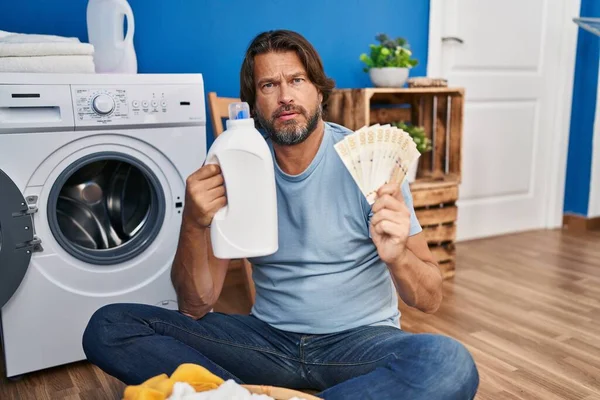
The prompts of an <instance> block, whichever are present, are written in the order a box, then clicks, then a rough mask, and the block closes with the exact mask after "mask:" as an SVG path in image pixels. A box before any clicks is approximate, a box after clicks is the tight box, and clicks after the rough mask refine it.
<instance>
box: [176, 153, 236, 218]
mask: <svg viewBox="0 0 600 400" xmlns="http://www.w3.org/2000/svg"><path fill="white" fill-rule="evenodd" d="M223 182H224V181H223V175H222V174H221V168H220V167H219V166H218V165H216V164H208V165H205V166H203V167H202V168H200V169H198V170H197V171H196V172H194V173H193V174H191V175H190V176H189V177H188V178H187V181H186V191H185V198H186V201H185V207H184V210H183V218H184V221H187V222H188V223H190V224H192V225H193V226H194V227H195V228H207V227H208V226H210V223H211V222H212V219H213V217H214V215H215V214H216V212H217V211H219V209H221V208H222V207H224V206H225V205H226V204H227V198H226V197H225V186H224V185H223Z"/></svg>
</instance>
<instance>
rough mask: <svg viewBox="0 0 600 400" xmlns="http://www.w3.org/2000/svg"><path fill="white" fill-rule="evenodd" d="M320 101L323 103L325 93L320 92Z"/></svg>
mask: <svg viewBox="0 0 600 400" xmlns="http://www.w3.org/2000/svg"><path fill="white" fill-rule="evenodd" d="M319 103H323V93H321V92H319Z"/></svg>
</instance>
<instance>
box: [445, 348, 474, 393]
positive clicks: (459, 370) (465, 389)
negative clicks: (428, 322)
mask: <svg viewBox="0 0 600 400" xmlns="http://www.w3.org/2000/svg"><path fill="white" fill-rule="evenodd" d="M438 342H439V351H440V354H441V355H442V356H443V357H444V359H445V361H444V362H443V367H442V369H443V371H440V376H443V377H444V384H443V386H444V389H445V390H446V391H447V392H448V398H460V399H472V398H473V397H475V394H476V393H477V388H478V387H479V372H478V370H477V365H476V364H475V360H474V359H473V356H472V355H471V353H470V352H469V350H468V349H467V348H466V347H465V346H464V345H463V344H462V343H460V342H459V341H457V340H455V339H453V338H450V337H447V336H439V337H438Z"/></svg>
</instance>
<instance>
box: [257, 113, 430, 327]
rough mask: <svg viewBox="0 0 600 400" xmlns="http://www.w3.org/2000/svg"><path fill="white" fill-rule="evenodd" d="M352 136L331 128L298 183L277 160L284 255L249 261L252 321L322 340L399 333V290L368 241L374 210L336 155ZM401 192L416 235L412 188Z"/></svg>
mask: <svg viewBox="0 0 600 400" xmlns="http://www.w3.org/2000/svg"><path fill="white" fill-rule="evenodd" d="M350 133H352V131H350V130H348V129H347V128H344V127H342V126H340V125H336V124H333V123H326V124H325V133H324V137H323V140H322V142H321V145H320V147H319V150H318V151H317V154H316V156H315V158H314V159H313V161H312V162H311V164H310V165H309V167H308V168H307V169H306V170H305V171H304V172H302V173H301V174H299V175H288V174H286V173H285V172H283V171H282V170H281V168H279V166H278V165H277V161H276V160H275V157H274V163H275V179H276V184H277V211H278V229H279V249H278V251H277V252H276V253H275V254H272V255H269V256H265V257H256V258H251V259H249V261H250V262H251V263H252V264H253V278H254V283H255V287H256V301H255V304H254V306H253V308H252V314H253V315H254V316H256V317H257V318H259V319H261V320H263V321H265V322H267V323H269V324H270V325H272V326H274V327H275V328H278V329H281V330H285V331H291V332H298V333H306V334H322V333H334V332H340V331H344V330H347V329H352V328H355V327H358V326H364V325H390V326H395V327H398V328H399V327H400V312H399V310H398V299H397V295H396V290H395V286H394V284H393V281H392V278H391V275H390V272H389V271H388V268H387V266H386V265H385V263H384V262H383V261H381V259H380V258H379V256H378V254H377V248H376V247H375V244H374V243H373V241H372V239H371V237H370V235H369V222H370V217H371V215H372V212H371V206H370V205H369V203H368V202H367V200H366V199H365V197H364V195H363V194H362V193H361V191H360V189H359V187H358V185H357V184H356V183H355V182H354V180H353V179H352V176H351V175H350V173H349V172H348V170H347V169H346V167H345V166H344V164H343V163H342V161H341V159H340V157H339V155H338V154H337V152H336V151H335V148H334V147H333V146H334V144H335V143H337V142H338V141H340V140H342V139H343V138H344V136H345V135H348V134H350ZM268 143H269V146H270V148H271V152H272V154H273V156H274V152H273V147H272V143H271V142H270V141H268ZM401 187H402V193H403V195H404V200H405V202H406V204H407V206H408V208H409V209H410V210H411V226H410V235H414V234H416V233H418V232H420V231H421V226H420V224H419V222H418V221H417V218H416V216H415V214H414V210H413V205H412V196H411V193H410V188H409V185H408V182H407V181H406V180H405V181H404V183H403V184H402V186H401Z"/></svg>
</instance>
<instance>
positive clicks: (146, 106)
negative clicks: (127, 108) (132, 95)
mask: <svg viewBox="0 0 600 400" xmlns="http://www.w3.org/2000/svg"><path fill="white" fill-rule="evenodd" d="M142 107H144V108H148V102H147V101H146V100H144V101H142Z"/></svg>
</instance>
